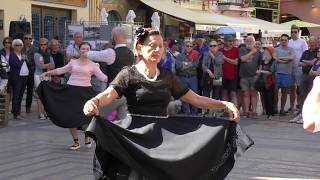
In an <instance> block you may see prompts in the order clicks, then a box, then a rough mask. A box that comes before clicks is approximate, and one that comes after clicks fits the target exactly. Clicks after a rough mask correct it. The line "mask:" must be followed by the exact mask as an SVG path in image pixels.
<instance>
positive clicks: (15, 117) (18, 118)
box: [13, 115, 24, 120]
mask: <svg viewBox="0 0 320 180" xmlns="http://www.w3.org/2000/svg"><path fill="white" fill-rule="evenodd" d="M13 118H14V119H16V120H24V117H23V116H21V115H16V116H14V117H13Z"/></svg>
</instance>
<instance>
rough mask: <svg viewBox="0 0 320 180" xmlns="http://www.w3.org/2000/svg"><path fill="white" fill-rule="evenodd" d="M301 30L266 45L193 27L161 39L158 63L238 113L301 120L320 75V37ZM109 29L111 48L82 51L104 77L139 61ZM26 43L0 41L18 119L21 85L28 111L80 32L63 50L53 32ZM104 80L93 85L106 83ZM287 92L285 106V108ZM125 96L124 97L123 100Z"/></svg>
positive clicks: (186, 109) (70, 54)
mask: <svg viewBox="0 0 320 180" xmlns="http://www.w3.org/2000/svg"><path fill="white" fill-rule="evenodd" d="M299 32H300V29H299V27H297V26H292V28H291V35H290V36H288V35H286V34H283V35H281V37H280V42H279V43H274V44H273V45H269V44H266V43H265V42H264V41H260V40H259V39H256V38H255V37H254V36H253V35H248V36H246V37H244V41H243V42H244V43H242V44H238V43H237V42H238V40H237V39H235V37H234V36H233V35H224V36H223V37H221V38H216V39H205V37H204V36H203V34H197V35H196V36H195V39H194V40H188V41H184V42H183V43H181V41H178V40H176V39H167V40H165V43H164V44H165V45H166V53H165V54H164V55H163V57H162V59H161V61H160V63H159V66H161V67H162V68H166V69H169V70H170V71H172V73H174V74H176V75H177V76H178V77H179V78H180V79H181V81H182V82H183V83H184V85H185V86H187V87H188V88H190V89H192V90H193V91H195V92H198V93H199V94H202V95H204V96H207V97H211V98H214V99H218V100H225V101H230V102H233V103H235V104H236V105H237V106H238V108H239V109H241V111H242V116H244V117H249V118H255V117H257V116H260V115H266V118H267V119H272V117H273V116H274V115H276V114H279V115H280V116H286V115H287V114H288V113H295V114H296V118H294V119H292V120H290V122H296V123H302V117H301V108H302V104H303V102H304V100H305V98H306V96H307V94H308V92H309V91H310V88H311V87H312V81H313V79H314V77H315V76H318V75H319V74H320V69H319V67H320V62H319V60H320V53H318V47H319V41H318V39H317V38H316V37H313V36H311V37H309V40H308V43H307V42H306V41H305V40H304V39H301V38H299V36H298V35H299ZM112 36H113V41H115V42H116V45H115V46H114V47H113V49H112V48H107V49H106V50H102V51H90V52H89V53H88V58H89V59H90V60H93V61H98V62H99V63H102V64H100V68H101V70H102V71H103V72H104V73H105V74H107V75H108V77H109V81H111V80H112V79H114V77H115V76H116V74H117V72H119V71H120V69H121V68H122V67H124V66H126V65H131V64H134V63H135V62H136V61H139V55H137V56H136V57H134V55H133V53H132V51H131V50H130V49H129V48H127V47H126V38H127V37H126V33H125V32H124V30H123V29H122V28H115V29H114V30H113V31H112ZM31 42H32V36H31V34H26V35H25V36H24V38H23V41H22V40H19V39H15V40H12V39H11V38H10V37H7V38H4V40H3V46H4V48H3V49H2V50H1V51H0V54H1V61H2V66H1V67H2V68H1V70H2V71H1V72H2V73H0V75H1V78H2V79H6V76H8V79H9V83H8V86H7V90H8V93H9V94H10V95H12V98H11V99H12V110H11V112H12V114H13V115H14V118H16V119H21V118H23V117H22V116H21V103H22V96H23V94H24V91H25V90H26V103H25V110H26V113H30V112H31V109H30V108H31V103H32V98H33V97H34V96H33V94H34V89H35V88H36V87H37V86H38V84H39V82H40V81H39V75H40V74H41V73H43V72H45V71H47V70H51V69H54V68H59V67H62V66H64V65H65V64H66V63H68V62H69V61H70V59H77V58H79V44H81V43H82V42H83V34H82V33H80V32H77V33H75V34H74V43H73V44H71V45H69V46H68V47H67V48H66V51H65V52H63V51H61V47H60V46H61V45H60V43H59V41H58V40H57V39H52V40H50V41H49V40H47V39H45V38H41V39H40V41H39V47H34V46H33V45H32V43H31ZM122 47H125V49H124V48H122ZM4 67H7V68H4ZM3 69H5V71H6V72H5V73H3ZM66 78H68V77H67V76H53V77H52V81H54V82H55V83H58V84H59V83H65V82H66ZM93 84H94V83H93ZM105 86H107V84H106V85H105ZM105 86H102V87H99V88H98V90H104V89H105ZM261 86H262V87H261ZM279 90H280V91H279ZM279 93H280V94H281V96H280V103H279V104H280V106H278V94H279ZM288 94H289V97H290V98H289V100H290V101H289V104H290V108H289V109H285V107H286V106H285V105H286V103H288V102H287V97H288ZM259 100H261V103H262V106H263V112H262V114H258V113H257V103H258V101H259ZM124 103H125V100H124V101H122V102H121V104H124ZM174 107H175V108H177V109H178V110H175V112H176V113H182V114H189V115H203V116H206V115H214V116H225V115H226V114H225V113H223V112H209V111H208V110H207V111H200V110H198V109H197V108H195V107H193V106H191V105H189V104H185V103H182V105H181V107H177V106H174ZM38 113H39V118H40V119H45V118H46V114H45V112H44V110H43V107H42V105H41V102H40V101H38Z"/></svg>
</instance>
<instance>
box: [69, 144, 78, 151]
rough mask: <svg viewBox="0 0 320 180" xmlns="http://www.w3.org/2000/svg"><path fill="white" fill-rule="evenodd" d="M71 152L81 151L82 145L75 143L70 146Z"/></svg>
mask: <svg viewBox="0 0 320 180" xmlns="http://www.w3.org/2000/svg"><path fill="white" fill-rule="evenodd" d="M70 149H71V150H77V149H80V144H79V143H74V144H73V145H72V146H70Z"/></svg>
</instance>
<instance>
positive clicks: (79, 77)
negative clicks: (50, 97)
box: [52, 59, 108, 87]
mask: <svg viewBox="0 0 320 180" xmlns="http://www.w3.org/2000/svg"><path fill="white" fill-rule="evenodd" d="M78 61H79V60H75V59H71V60H70V62H69V63H68V64H67V65H65V66H63V67H61V68H57V69H55V70H53V74H52V75H61V74H64V73H67V72H69V73H70V74H71V76H70V78H69V80H68V82H67V84H69V85H72V86H82V87H88V86H91V83H90V81H91V76H92V75H95V76H96V77H97V78H98V79H99V80H100V81H103V82H107V81H108V76H106V75H105V74H103V72H102V71H101V70H100V67H99V64H98V63H94V62H90V63H88V64H86V65H80V63H79V62H78Z"/></svg>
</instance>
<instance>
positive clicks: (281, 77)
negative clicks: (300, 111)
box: [276, 73, 292, 88]
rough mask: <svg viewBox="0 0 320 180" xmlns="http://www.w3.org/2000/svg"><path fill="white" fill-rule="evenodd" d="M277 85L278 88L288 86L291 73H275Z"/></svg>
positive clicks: (290, 80)
mask: <svg viewBox="0 0 320 180" xmlns="http://www.w3.org/2000/svg"><path fill="white" fill-rule="evenodd" d="M276 77H277V87H278V88H289V87H290V86H291V82H292V75H291V74H282V73H277V75H276Z"/></svg>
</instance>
